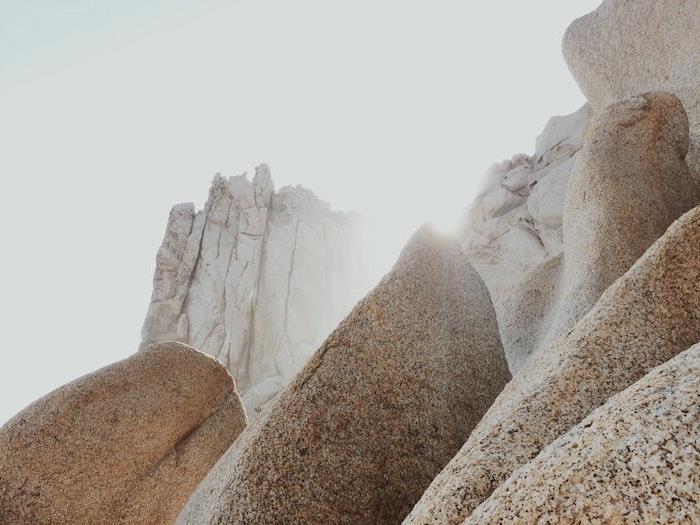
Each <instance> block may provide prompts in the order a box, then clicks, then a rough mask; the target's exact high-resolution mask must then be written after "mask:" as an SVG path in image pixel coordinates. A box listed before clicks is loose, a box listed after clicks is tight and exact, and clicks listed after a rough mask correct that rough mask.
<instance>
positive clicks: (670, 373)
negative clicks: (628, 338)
mask: <svg viewBox="0 0 700 525" xmlns="http://www.w3.org/2000/svg"><path fill="white" fill-rule="evenodd" d="M697 522H700V345H696V346H694V347H693V348H691V349H690V350H687V351H685V352H683V353H682V354H680V355H679V356H677V357H675V358H674V359H672V360H671V361H669V362H667V363H665V364H664V365H661V366H660V367H658V368H655V369H654V370H652V371H651V372H649V373H648V374H647V375H646V376H644V378H642V379H641V380H640V381H638V382H637V383H635V384H634V385H632V386H631V387H629V388H628V389H627V390H625V391H623V392H621V393H620V394H617V395H616V396H615V397H613V398H612V399H611V400H610V401H608V402H607V403H606V404H605V405H603V406H602V407H600V408H599V409H597V410H596V411H594V412H593V413H592V414H591V415H590V416H588V417H587V418H586V419H584V420H583V421H582V422H581V423H579V424H578V425H576V426H575V427H574V428H572V429H571V430H570V431H569V432H567V433H566V434H564V435H563V436H562V437H560V438H559V439H557V440H556V441H555V442H554V443H552V444H551V445H549V446H548V447H547V448H545V449H544V450H543V451H542V452H541V453H540V455H539V456H537V457H536V458H535V459H533V460H532V461H530V462H529V463H528V464H527V465H525V466H523V467H521V468H520V469H518V470H516V471H515V472H514V473H513V475H512V476H511V477H510V478H509V479H508V481H506V482H505V483H503V484H502V485H501V486H500V487H499V488H497V489H496V490H495V491H494V493H493V494H492V495H491V497H490V498H489V499H488V500H486V501H485V502H484V503H482V504H481V505H480V506H479V507H478V508H477V509H476V510H475V511H474V513H473V514H472V515H471V516H470V517H469V518H468V519H467V521H466V522H465V523H466V524H473V525H477V524H478V525H483V524H487V523H494V524H495V523H697Z"/></svg>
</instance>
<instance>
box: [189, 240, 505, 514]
mask: <svg viewBox="0 0 700 525" xmlns="http://www.w3.org/2000/svg"><path fill="white" fill-rule="evenodd" d="M509 379H510V374H509V372H508V368H507V364H506V361H505V357H504V355H503V351H502V348H501V344H500V340H499V337H498V328H497V326H496V318H495V314H494V311H493V307H492V305H491V301H490V298H489V295H488V291H487V289H486V287H485V286H484V284H483V282H482V281H481V279H480V278H479V276H478V274H477V273H476V272H475V271H474V270H473V269H472V268H471V266H470V265H469V264H468V262H467V261H466V259H465V258H464V256H463V254H462V253H461V250H460V247H459V245H458V243H457V242H456V241H455V240H452V239H449V238H445V237H442V236H440V235H438V234H436V233H435V232H434V231H432V229H429V228H427V227H424V228H422V229H421V230H420V231H419V232H418V233H416V234H415V236H414V237H413V239H412V240H411V241H410V242H409V244H408V245H407V246H406V248H405V249H404V250H403V252H402V254H401V256H400V258H399V260H398V262H397V263H396V265H395V266H394V268H393V269H392V270H391V272H390V273H389V274H387V275H386V276H385V277H384V278H383V279H382V281H381V282H380V283H379V285H378V286H377V287H376V288H375V289H374V290H373V291H371V292H370V293H369V295H367V297H365V298H364V299H363V300H362V301H361V302H360V303H359V304H358V305H357V306H356V307H355V308H354V310H353V311H352V312H351V313H350V315H349V316H348V317H347V318H346V319H345V320H344V321H343V322H342V323H341V324H340V326H339V327H338V328H337V329H336V330H335V331H334V332H333V333H332V334H331V335H330V337H329V338H328V339H327V340H326V342H325V343H324V344H323V345H322V346H321V348H320V349H319V350H318V352H316V354H315V355H314V356H312V358H311V360H310V361H309V362H308V363H307V365H306V366H305V367H304V369H303V370H302V371H301V372H300V373H299V374H298V375H297V377H296V379H295V380H294V381H293V382H292V383H291V384H290V385H289V386H288V387H287V388H286V389H285V390H284V391H283V392H282V393H281V394H280V395H279V396H278V397H277V398H276V399H275V400H274V401H273V402H272V403H271V405H270V407H269V408H268V409H266V410H264V411H263V414H262V415H261V416H260V418H259V419H258V420H257V421H256V422H255V423H254V424H253V426H251V427H250V428H249V429H248V430H247V431H246V432H244V434H243V435H242V436H241V438H240V439H239V440H238V441H237V442H236V444H235V445H234V446H233V447H231V449H230V450H229V451H228V452H227V453H226V454H225V455H224V456H223V457H222V459H221V460H220V461H219V462H218V463H217V465H216V466H215V467H214V469H213V470H212V472H211V473H210V474H209V476H208V477H207V479H206V480H205V481H204V482H203V483H202V484H201V485H200V486H199V488H198V490H197V491H196V492H195V494H194V495H193V497H192V499H191V500H190V502H189V503H188V505H187V506H186V507H185V508H184V509H183V511H182V513H181V514H180V516H179V519H178V523H193V524H194V523H202V522H210V521H211V522H226V523H396V522H398V521H400V520H401V519H402V518H403V517H404V516H405V515H406V514H407V513H408V512H409V511H410V509H411V507H412V506H413V504H414V503H415V502H416V501H417V500H418V498H419V497H420V495H421V494H422V492H423V490H424V489H425V487H427V486H428V484H429V483H430V481H431V480H432V479H433V477H434V476H435V475H436V474H437V473H438V472H439V471H440V469H441V468H442V467H443V466H444V465H445V464H446V463H447V462H448V461H449V459H450V458H451V457H452V456H453V455H454V453H455V452H456V451H457V450H458V449H459V447H460V446H461V444H462V443H463V442H464V440H465V439H466V438H467V436H468V435H469V432H470V431H471V429H472V428H474V426H475V425H476V423H477V422H478V421H479V419H480V418H481V416H482V415H483V413H484V412H485V411H486V409H487V408H488V407H489V406H490V405H491V403H492V402H493V399H494V398H495V397H496V395H498V393H499V392H500V390H501V389H502V388H503V386H504V385H505V384H506V382H507V381H508V380H509Z"/></svg>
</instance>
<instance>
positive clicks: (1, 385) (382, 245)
mask: <svg viewBox="0 0 700 525" xmlns="http://www.w3.org/2000/svg"><path fill="white" fill-rule="evenodd" d="M598 4H599V0H576V1H566V2H564V1H561V0H540V1H535V2H523V1H522V0H508V1H506V0H502V1H490V2H473V1H467V0H421V1H415V0H352V1H349V0H347V1H340V0H313V1H312V0H295V1H290V0H238V1H237V0H197V1H196V2H193V1H184V0H112V1H109V0H99V1H98V0H93V1H89V0H61V1H56V0H44V1H40V0H0V177H1V180H2V196H3V197H4V199H3V200H4V202H3V206H2V211H1V212H0V213H2V217H1V219H2V223H3V225H4V227H3V236H2V247H3V250H2V256H1V257H0V271H1V275H2V278H3V289H2V294H1V295H0V315H1V317H0V319H2V334H3V345H2V346H3V350H2V361H0V422H1V421H3V420H5V419H7V418H8V417H9V416H11V415H12V414H14V413H15V412H17V411H18V410H19V409H21V408H22V407H23V406H25V405H26V404H28V403H29V402H30V401H32V400H34V399H36V398H37V397H39V396H40V395H43V394H44V393H46V392H48V391H50V390H52V389H54V388H55V387H57V386H59V385H61V384H63V383H65V382H67V381H69V380H71V379H74V378H76V377H78V376H80V375H82V374H84V373H86V372H89V371H92V370H94V369H96V368H98V367H100V366H103V365H105V364H107V363H109V362H112V361H115V360H117V359H120V358H122V357H125V356H127V355H128V354H130V353H132V352H133V351H135V349H136V345H137V343H138V340H139V331H140V328H141V323H142V321H143V318H144V315H145V312H146V307H147V305H148V300H149V296H150V293H151V279H152V275H153V269H154V261H155V254H156V250H157V248H158V246H159V244H160V241H161V239H162V236H163V232H164V228H165V223H166V219H167V215H168V211H169V209H170V207H171V205H172V204H174V203H176V202H183V201H194V202H196V203H197V204H198V205H201V204H203V201H204V199H205V198H206V195H207V191H208V187H209V181H210V180H211V177H212V176H213V175H214V173H216V172H219V171H220V172H222V173H223V174H225V175H234V174H239V173H242V172H244V171H249V170H250V169H251V168H253V167H254V166H255V165H256V164H259V163H261V162H267V163H268V164H269V165H270V167H271V168H272V172H273V178H274V180H275V182H276V185H277V187H280V186H283V185H287V184H302V185H304V186H307V187H310V188H311V189H313V190H314V191H315V192H316V193H317V195H319V196H320V197H322V198H323V199H325V200H327V201H328V202H330V203H331V205H332V206H333V207H335V208H338V209H343V210H350V209H358V210H360V211H362V212H363V213H364V214H365V216H366V217H367V218H368V220H370V221H371V222H372V224H373V226H374V227H373V232H374V236H375V237H374V244H375V245H376V252H377V254H378V261H379V264H380V265H382V266H387V265H388V264H389V263H390V262H391V261H392V260H393V258H394V257H395V255H396V253H397V251H398V249H399V248H400V247H401V246H402V244H403V242H404V241H405V239H406V237H407V236H408V235H409V234H410V233H411V232H412V231H413V230H414V229H415V228H416V227H417V226H418V225H419V224H420V223H422V222H425V221H433V222H435V223H436V224H437V225H438V226H441V227H444V228H446V227H449V226H451V225H453V224H455V223H456V222H457V220H458V218H459V216H460V212H461V210H462V209H463V208H464V207H465V206H466V205H467V204H468V203H469V201H470V200H471V199H472V198H473V197H474V193H475V187H476V185H477V183H478V181H479V179H480V177H481V175H482V173H483V172H484V171H485V169H486V168H487V167H488V166H489V165H490V164H492V163H493V162H494V161H498V160H502V159H503V158H506V157H510V156H511V155H512V154H514V153H518V152H526V153H531V152H532V150H533V148H534V141H535V138H536V136H537V134H538V133H539V132H540V131H541V129H542V127H543V126H544V124H545V123H546V121H547V119H548V117H549V116H551V115H555V114H565V113H570V112H572V111H574V110H576V109H577V108H578V107H579V106H580V105H582V104H583V102H584V100H583V97H582V95H581V94H580V92H579V90H578V88H577V87H576V85H575V83H574V82H573V80H572V79H571V77H570V75H569V73H568V71H567V69H566V65H565V64H564V61H563V59H562V58H561V53H560V41H561V36H562V34H563V32H564V30H565V28H566V26H567V25H568V24H569V23H570V22H571V21H572V20H573V19H574V18H576V17H577V16H580V15H583V14H585V13H587V12H589V11H591V10H592V9H594V8H595V7H596V6H597V5H598ZM380 241H381V242H380Z"/></svg>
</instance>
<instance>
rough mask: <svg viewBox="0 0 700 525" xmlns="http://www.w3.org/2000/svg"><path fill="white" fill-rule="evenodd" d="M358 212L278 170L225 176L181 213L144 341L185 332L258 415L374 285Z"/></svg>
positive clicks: (166, 247) (171, 231)
mask: <svg viewBox="0 0 700 525" xmlns="http://www.w3.org/2000/svg"><path fill="white" fill-rule="evenodd" d="M365 268H366V265H365V259H364V251H363V244H362V243H361V242H360V240H359V234H358V218H357V216H356V215H355V214H353V213H343V212H336V211H333V210H331V209H330V206H329V205H328V204H327V203H326V202H324V201H322V200H320V199H319V198H317V197H316V196H315V195H314V194H313V193H312V192H311V191H310V190H307V189H305V188H302V187H300V186H297V187H284V188H282V189H280V190H279V191H275V189H274V184H273V182H272V178H271V176H270V170H269V168H268V167H267V166H266V165H264V164H263V165H261V166H259V167H258V168H257V169H256V170H255V175H254V176H253V178H252V180H249V179H248V177H247V175H245V174H244V175H239V176H234V177H229V178H226V177H222V176H221V175H219V174H217V175H216V176H215V177H214V180H213V181H212V185H211V188H210V190H209V198H208V199H207V202H206V204H205V206H204V209H203V210H201V211H195V209H194V206H193V205H192V204H181V205H176V206H175V207H173V209H172V211H171V212H170V217H169V220H168V226H167V229H166V233H165V237H164V239H163V244H162V246H161V248H160V249H159V251H158V256H157V258H156V271H155V275H154V287H153V295H152V297H151V304H150V306H149V309H148V313H147V316H146V320H145V322H144V326H143V330H142V339H143V343H142V344H143V345H146V344H148V343H151V342H154V341H164V340H175V341H181V342H184V343H187V344H190V345H192V346H193V347H195V348H197V349H198V350H201V351H203V352H206V353H208V354H210V355H212V356H214V357H216V358H217V359H219V360H220V361H221V362H222V363H224V364H225V365H226V367H227V368H228V369H229V371H230V372H231V374H232V375H233V376H234V378H235V379H236V382H237V385H238V387H239V391H240V392H241V393H242V395H243V399H244V402H245V404H246V408H247V409H248V412H249V414H250V417H251V418H254V417H255V414H256V411H257V409H259V408H260V406H261V405H263V404H264V403H265V402H267V401H268V400H269V399H270V398H271V397H272V396H274V395H275V394H276V393H277V392H278V391H279V390H280V389H281V388H282V387H283V386H284V385H285V384H286V383H287V382H288V381H289V379H290V378H291V377H293V375H294V374H295V373H296V372H297V371H298V370H299V369H300V368H301V366H302V365H303V364H304V362H305V361H306V359H307V358H308V356H309V355H311V353H312V352H313V350H314V349H315V347H316V346H317V345H319V344H320V343H321V342H322V341H323V338H324V337H325V336H326V335H328V333H329V332H330V331H331V329H332V328H333V327H334V326H335V325H336V324H337V323H338V321H340V319H342V317H343V315H345V314H346V313H347V312H348V311H349V310H350V308H351V307H352V306H353V305H354V303H355V302H356V300H357V299H359V298H360V297H361V296H362V294H363V293H364V292H366V290H367V289H368V288H369V286H370V285H369V278H368V276H367V273H366V271H365Z"/></svg>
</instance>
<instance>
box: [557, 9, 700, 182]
mask: <svg viewBox="0 0 700 525" xmlns="http://www.w3.org/2000/svg"><path fill="white" fill-rule="evenodd" d="M698 20H700V0H683V1H680V0H676V1H668V2H660V1H659V0H605V1H604V2H603V3H602V4H601V5H600V6H599V7H598V8H597V9H596V10H595V11H593V12H592V13H590V14H588V15H586V16H584V17H581V18H579V19H578V20H576V21H574V22H573V23H572V24H571V25H570V26H569V28H568V29H567V31H566V34H565V36H564V42H563V49H564V57H565V58H566V61H567V63H568V65H569V68H570V69H571V72H572V73H573V75H574V77H575V78H576V80H577V81H578V83H579V85H580V86H581V89H582V91H583V93H584V94H585V95H586V98H588V101H589V102H590V103H591V105H592V106H593V107H594V108H595V110H596V111H602V110H603V109H605V107H606V106H608V105H609V104H611V103H613V102H617V101H620V100H623V99H626V98H629V97H631V96H634V95H637V94H639V93H644V92H647V91H668V92H670V93H673V94H675V95H677V96H678V98H680V99H681V101H682V102H683V105H684V106H685V109H686V111H687V112H688V116H689V120H690V130H691V137H692V143H693V147H692V148H691V152H692V153H691V155H690V158H689V161H690V164H691V167H692V169H693V170H694V171H695V173H696V175H697V176H700V92H699V91H698V88H697V86H698V84H699V83H700V60H698V49H700V24H698ZM698 180H699V181H700V179H698Z"/></svg>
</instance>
